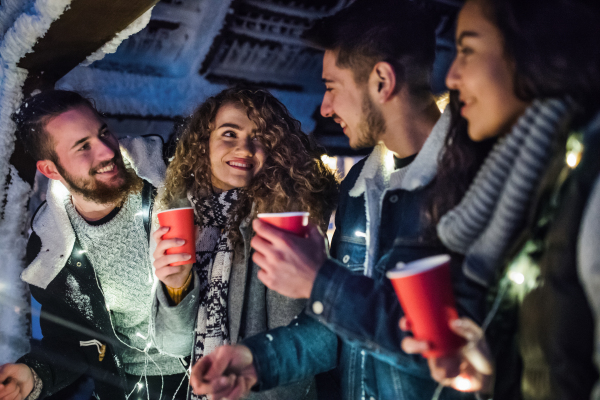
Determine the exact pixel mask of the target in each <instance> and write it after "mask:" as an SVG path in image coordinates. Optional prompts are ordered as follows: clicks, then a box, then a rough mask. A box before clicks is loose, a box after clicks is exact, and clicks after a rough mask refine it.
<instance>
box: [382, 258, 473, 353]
mask: <svg viewBox="0 0 600 400" xmlns="http://www.w3.org/2000/svg"><path fill="white" fill-rule="evenodd" d="M386 276H387V277H388V278H389V279H390V280H391V281H392V285H393V286H394V289H395V291H396V294H397V295H398V299H399V300H400V304H401V305H402V309H403V310H404V313H405V314H406V318H407V319H408V321H409V323H410V325H411V330H412V332H413V334H414V336H415V338H416V339H418V340H424V341H427V342H428V343H429V345H430V348H431V350H430V351H428V352H426V353H424V354H423V356H425V357H441V356H444V355H448V354H452V353H454V352H456V351H457V350H458V349H459V348H460V347H461V346H462V345H464V344H465V341H464V339H462V338H461V337H459V336H458V335H456V334H455V333H454V332H452V331H451V330H450V327H449V326H448V324H449V322H450V321H452V320H454V319H457V318H458V314H457V312H456V307H455V303H454V294H453V292H452V283H451V279H450V256H448V255H439V256H434V257H427V258H422V259H420V260H416V261H413V262H410V263H407V264H404V263H398V264H396V268H394V269H392V270H390V271H388V272H387V274H386Z"/></svg>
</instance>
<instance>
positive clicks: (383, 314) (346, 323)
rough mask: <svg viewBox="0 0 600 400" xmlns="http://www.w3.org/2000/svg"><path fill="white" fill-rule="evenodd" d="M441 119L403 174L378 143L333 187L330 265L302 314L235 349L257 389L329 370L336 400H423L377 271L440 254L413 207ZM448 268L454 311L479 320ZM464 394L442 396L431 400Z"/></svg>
mask: <svg viewBox="0 0 600 400" xmlns="http://www.w3.org/2000/svg"><path fill="white" fill-rule="evenodd" d="M448 120H449V115H447V113H446V114H444V115H443V116H442V118H441V119H440V121H439V122H438V124H437V125H436V126H435V127H434V130H433V132H432V134H431V135H430V137H429V138H428V140H427V141H426V143H425V145H424V147H423V149H422V150H421V152H420V153H419V155H418V156H417V158H416V159H415V160H414V161H413V163H412V164H411V165H410V166H409V167H407V168H406V169H402V170H398V171H393V158H392V154H391V152H389V151H388V150H387V149H386V148H385V147H384V146H383V145H379V146H377V147H376V148H375V149H374V151H373V153H371V155H370V156H369V157H368V158H366V159H365V160H362V161H361V162H359V163H358V164H357V165H356V166H354V167H353V168H352V170H351V171H350V172H349V174H348V176H347V177H346V179H345V180H344V182H342V185H341V195H340V202H339V206H338V210H337V214H336V232H335V234H334V238H333V240H332V247H331V253H330V256H331V257H330V258H329V259H328V260H327V261H326V262H325V263H324V265H323V266H322V267H321V269H320V270H319V273H318V275H317V278H316V280H315V283H314V286H313V290H312V293H311V298H310V299H309V301H308V303H307V304H308V305H307V309H306V312H305V314H303V315H302V316H300V317H299V318H298V320H296V321H293V322H292V324H290V325H289V326H287V327H283V328H279V329H277V330H274V331H271V332H269V334H268V335H267V334H265V335H258V336H255V337H253V338H249V339H246V340H245V341H244V344H245V345H247V346H248V347H249V348H250V349H251V351H252V353H253V356H254V363H255V368H256V370H257V373H258V376H259V378H260V379H259V389H260V390H262V389H266V388H268V387H272V386H273V385H275V386H276V385H282V384H286V383H288V382H293V381H295V380H297V379H300V378H302V377H304V376H306V375H310V374H316V373H320V372H323V371H327V370H328V369H331V368H335V367H336V366H337V367H338V370H339V375H340V379H341V391H342V395H343V398H344V399H429V398H431V397H432V395H433V393H434V391H435V389H436V387H437V383H435V382H434V381H433V380H432V379H431V377H430V373H429V369H428V367H427V363H426V360H425V359H424V358H422V357H420V356H411V355H407V354H406V353H404V352H402V350H401V348H400V342H401V340H402V338H403V337H404V335H405V333H403V332H402V331H400V329H399V328H398V320H399V319H400V317H401V316H402V315H403V312H402V309H401V307H400V305H399V302H398V300H397V298H396V295H395V293H394V291H393V289H392V287H391V284H390V283H389V280H388V279H387V278H385V271H387V270H388V269H390V268H393V267H394V266H395V264H396V263H397V262H408V261H411V260H415V259H419V258H423V257H427V256H430V255H435V254H440V253H444V252H446V250H445V249H444V248H443V247H442V246H441V244H440V243H439V242H438V241H437V239H436V238H435V235H429V234H428V232H430V224H428V223H427V219H426V217H425V216H424V214H423V212H422V211H423V210H422V206H423V204H424V202H425V201H426V199H427V195H428V184H429V183H430V182H431V180H432V179H433V178H434V177H435V172H436V170H437V157H438V154H439V151H440V149H441V148H442V146H443V142H444V138H445V134H446V130H447V125H448ZM367 255H368V256H367ZM456 266H457V268H454V269H453V270H454V271H456V273H455V275H456V277H455V278H456V279H455V283H454V284H455V287H456V288H457V289H458V291H457V298H460V299H462V298H464V300H465V301H459V305H463V304H464V306H463V307H459V308H460V310H461V311H460V312H461V313H462V314H467V315H469V316H471V317H472V318H474V319H475V320H478V319H479V318H478V315H480V313H479V312H477V310H476V307H475V306H474V304H476V303H477V300H479V297H478V296H479V295H480V293H479V292H478V291H477V290H475V288H474V287H471V286H469V285H468V284H467V283H466V282H465V281H466V280H464V278H463V277H462V274H461V273H460V263H459V262H457V263H456ZM467 300H468V301H467ZM311 317H312V318H311ZM317 321H318V322H317ZM469 396H470V395H465V394H461V393H458V392H455V391H453V390H451V389H444V390H443V391H442V395H441V397H440V398H442V399H454V398H469Z"/></svg>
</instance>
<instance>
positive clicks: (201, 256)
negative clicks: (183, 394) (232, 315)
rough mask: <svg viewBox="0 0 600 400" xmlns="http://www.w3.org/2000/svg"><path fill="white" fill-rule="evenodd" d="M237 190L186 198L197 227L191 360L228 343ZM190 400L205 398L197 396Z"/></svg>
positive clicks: (196, 359) (204, 397)
mask: <svg viewBox="0 0 600 400" xmlns="http://www.w3.org/2000/svg"><path fill="white" fill-rule="evenodd" d="M239 197H240V195H239V189H233V190H229V191H227V192H223V193H219V194H215V195H212V196H209V197H206V198H203V199H197V198H195V197H193V196H189V199H190V201H191V203H192V205H193V206H194V209H195V212H194V214H195V222H196V225H197V226H199V227H200V234H199V235H198V238H197V239H196V263H195V264H194V268H195V270H196V271H197V273H198V276H199V278H200V294H199V296H200V305H199V308H198V320H197V323H196V342H195V345H194V354H193V361H194V363H195V362H196V361H198V360H199V359H200V358H201V357H202V356H204V355H207V354H210V353H211V352H212V351H213V350H214V349H216V348H217V347H219V346H222V345H225V344H228V343H229V330H228V321H227V294H228V291H229V274H230V272H231V265H232V262H233V247H232V244H231V241H230V240H229V238H228V233H229V231H230V227H231V224H232V222H234V220H233V218H232V216H231V211H232V209H233V208H234V206H235V204H236V202H237V201H238V200H239ZM192 398H193V399H207V397H206V396H196V395H193V394H192Z"/></svg>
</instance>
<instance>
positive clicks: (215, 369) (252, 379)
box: [190, 345, 258, 400]
mask: <svg viewBox="0 0 600 400" xmlns="http://www.w3.org/2000/svg"><path fill="white" fill-rule="evenodd" d="M257 381H258V377H257V375H256V370H255V369H254V364H252V353H251V352H250V349H249V348H247V347H246V346H242V345H237V346H221V347H219V348H217V349H215V350H214V351H213V352H212V353H210V354H209V355H207V356H204V357H202V358H201V359H200V360H199V361H198V362H197V363H196V364H195V365H194V366H193V367H192V376H191V377H190V384H191V385H192V389H193V390H194V393H196V394H198V395H200V394H210V395H212V399H213V400H220V399H227V400H237V399H239V398H241V397H244V396H246V395H248V393H250V389H251V388H252V386H254V385H255V384H256V382H257Z"/></svg>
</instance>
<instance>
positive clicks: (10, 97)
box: [0, 0, 70, 364]
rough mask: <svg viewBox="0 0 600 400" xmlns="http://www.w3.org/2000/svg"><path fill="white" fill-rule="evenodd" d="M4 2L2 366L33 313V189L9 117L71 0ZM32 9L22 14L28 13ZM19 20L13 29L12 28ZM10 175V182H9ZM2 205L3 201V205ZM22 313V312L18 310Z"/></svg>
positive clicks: (19, 344) (13, 354)
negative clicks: (24, 275) (18, 163)
mask: <svg viewBox="0 0 600 400" xmlns="http://www.w3.org/2000/svg"><path fill="white" fill-rule="evenodd" d="M30 3H31V2H30V1H21V2H19V1H14V0H9V1H8V2H5V1H2V6H1V8H0V30H1V32H2V33H3V36H2V42H1V43H0V59H1V63H0V94H1V96H0V202H1V201H2V200H4V199H5V198H6V199H7V204H6V207H5V208H4V210H3V211H4V212H3V213H2V217H1V218H2V219H0V235H2V236H1V237H3V238H4V239H3V240H2V241H0V259H2V261H3V263H2V268H0V282H1V283H2V287H1V291H0V298H1V299H2V301H1V302H0V320H1V321H2V324H0V337H5V338H9V339H10V340H3V341H2V342H1V343H0V364H3V363H6V362H12V361H15V360H16V359H17V358H18V357H19V356H21V355H23V354H24V353H25V352H27V351H28V347H29V344H28V338H27V331H28V321H27V318H26V314H27V313H28V312H29V309H30V308H29V303H28V301H27V300H28V296H29V293H28V290H27V286H26V285H25V284H24V283H23V282H22V281H21V279H20V273H21V271H22V270H23V258H24V256H25V247H26V244H27V240H26V238H25V235H24V233H25V231H26V228H25V222H26V220H27V208H26V205H27V200H28V198H29V191H30V188H29V185H27V184H26V183H25V182H23V181H22V180H21V179H20V178H19V176H18V174H17V173H16V171H15V170H14V168H13V167H11V166H10V164H9V159H10V156H11V154H12V152H13V150H14V141H15V124H14V122H13V121H12V120H11V118H10V116H11V114H12V113H14V112H15V111H16V110H17V108H18V107H19V104H20V103H21V101H22V98H23V95H22V87H23V83H24V81H25V78H26V77H27V71H25V70H24V69H21V68H18V67H17V63H18V62H19V60H20V59H21V58H23V56H25V55H26V54H27V53H29V52H31V49H32V48H33V45H34V44H35V43H36V42H37V40H38V39H39V38H40V37H42V36H43V35H44V34H45V33H46V31H47V30H48V28H49V27H50V24H51V23H52V22H53V21H54V20H56V19H57V18H58V17H59V16H60V15H61V14H62V13H63V12H64V11H65V9H66V8H67V7H68V5H69V4H70V0H36V1H35V2H33V4H30ZM25 10H26V11H27V12H26V13H23V11H25ZM12 21H14V23H13V24H12V26H10V27H8V25H9V24H10V23H11V22H12ZM9 175H10V177H11V180H10V184H9V185H8V186H7V185H6V182H7V181H6V179H7V178H8V176H9ZM0 204H1V203H0ZM17 310H18V312H16V311H17Z"/></svg>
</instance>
